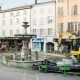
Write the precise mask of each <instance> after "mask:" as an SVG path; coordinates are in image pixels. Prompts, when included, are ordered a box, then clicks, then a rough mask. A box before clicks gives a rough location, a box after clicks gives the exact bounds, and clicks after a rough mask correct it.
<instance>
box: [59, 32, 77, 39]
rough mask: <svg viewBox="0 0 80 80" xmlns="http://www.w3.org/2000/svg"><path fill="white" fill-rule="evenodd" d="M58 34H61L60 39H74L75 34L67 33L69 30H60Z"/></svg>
mask: <svg viewBox="0 0 80 80" xmlns="http://www.w3.org/2000/svg"><path fill="white" fill-rule="evenodd" d="M60 35H62V36H61V37H62V39H67V38H69V39H76V38H77V37H76V35H74V34H72V33H69V32H62V33H61V34H60Z"/></svg>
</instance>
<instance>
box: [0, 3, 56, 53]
mask: <svg viewBox="0 0 80 80" xmlns="http://www.w3.org/2000/svg"><path fill="white" fill-rule="evenodd" d="M55 9H56V6H55V1H50V2H44V3H37V2H36V3H35V4H32V5H27V6H21V7H16V8H11V9H8V10H1V11H0V37H1V38H5V37H15V34H23V33H24V29H23V27H22V24H23V22H29V25H30V27H29V28H28V30H27V31H28V33H31V34H34V35H37V38H33V39H32V41H31V45H30V46H31V49H32V51H39V52H53V51H54V43H53V38H55V37H56V24H55V22H56V21H55V20H56V19H55V18H56V17H55V15H56V14H55Z"/></svg>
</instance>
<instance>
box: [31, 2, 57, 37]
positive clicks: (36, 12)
mask: <svg viewBox="0 0 80 80" xmlns="http://www.w3.org/2000/svg"><path fill="white" fill-rule="evenodd" d="M49 16H51V17H52V23H48V17H49ZM40 18H43V24H40ZM34 19H35V20H36V21H35V22H36V24H35V25H34V24H33V23H34ZM48 28H52V34H51V35H48ZM33 29H36V34H37V36H38V37H46V36H48V37H54V36H56V35H55V29H56V28H55V2H49V3H45V4H38V5H33V8H32V10H31V31H32V33H33ZM40 29H44V31H43V35H40Z"/></svg>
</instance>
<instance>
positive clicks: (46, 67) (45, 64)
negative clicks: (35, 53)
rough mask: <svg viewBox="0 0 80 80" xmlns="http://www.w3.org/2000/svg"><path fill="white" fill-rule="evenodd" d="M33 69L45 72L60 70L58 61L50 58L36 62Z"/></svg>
mask: <svg viewBox="0 0 80 80" xmlns="http://www.w3.org/2000/svg"><path fill="white" fill-rule="evenodd" d="M33 69H36V70H39V71H43V72H48V71H58V67H57V62H56V61H49V60H43V61H40V62H38V63H34V64H33Z"/></svg>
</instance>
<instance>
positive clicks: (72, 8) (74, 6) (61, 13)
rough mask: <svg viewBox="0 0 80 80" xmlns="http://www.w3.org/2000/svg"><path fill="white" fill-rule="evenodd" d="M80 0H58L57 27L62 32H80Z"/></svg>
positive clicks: (58, 31)
mask: <svg viewBox="0 0 80 80" xmlns="http://www.w3.org/2000/svg"><path fill="white" fill-rule="evenodd" d="M79 3H80V0H56V27H57V33H60V32H66V31H69V32H73V33H78V32H80V5H79Z"/></svg>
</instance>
